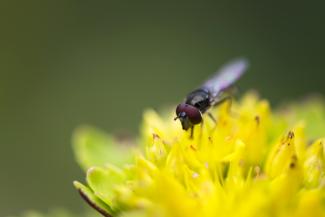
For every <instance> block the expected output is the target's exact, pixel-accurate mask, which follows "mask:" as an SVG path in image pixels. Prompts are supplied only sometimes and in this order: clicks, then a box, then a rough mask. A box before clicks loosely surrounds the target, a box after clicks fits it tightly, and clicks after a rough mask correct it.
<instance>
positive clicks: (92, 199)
mask: <svg viewBox="0 0 325 217" xmlns="http://www.w3.org/2000/svg"><path fill="white" fill-rule="evenodd" d="M73 185H74V186H75V188H76V189H77V190H78V191H79V193H80V195H81V197H82V198H83V199H84V200H85V201H86V202H87V203H88V204H89V205H90V206H91V207H93V208H94V209H96V210H97V211H98V212H100V213H101V214H102V215H104V216H105V217H111V216H112V214H113V211H112V210H111V208H110V207H109V206H108V205H107V204H105V203H104V202H103V201H102V200H101V199H99V198H98V197H97V196H96V195H95V194H94V192H93V191H92V190H91V189H90V188H88V187H87V186H85V185H83V184H81V183H80V182H78V181H74V182H73Z"/></svg>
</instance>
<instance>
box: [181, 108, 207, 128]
mask: <svg viewBox="0 0 325 217" xmlns="http://www.w3.org/2000/svg"><path fill="white" fill-rule="evenodd" d="M177 119H179V120H180V122H181V124H182V127H183V130H188V129H189V128H191V127H193V126H194V125H196V124H199V123H201V122H202V114H201V112H200V110H199V109H198V108H196V107H194V106H191V105H189V104H186V103H181V104H179V105H178V106H177V108H176V118H175V120H177Z"/></svg>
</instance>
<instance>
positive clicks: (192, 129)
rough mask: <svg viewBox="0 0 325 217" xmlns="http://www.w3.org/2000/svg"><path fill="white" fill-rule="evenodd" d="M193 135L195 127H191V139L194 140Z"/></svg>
mask: <svg viewBox="0 0 325 217" xmlns="http://www.w3.org/2000/svg"><path fill="white" fill-rule="evenodd" d="M193 135H194V126H192V127H191V134H190V139H193Z"/></svg>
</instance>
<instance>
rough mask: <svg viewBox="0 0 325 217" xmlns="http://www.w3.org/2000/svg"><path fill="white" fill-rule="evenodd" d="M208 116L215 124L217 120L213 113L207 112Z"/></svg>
mask: <svg viewBox="0 0 325 217" xmlns="http://www.w3.org/2000/svg"><path fill="white" fill-rule="evenodd" d="M207 114H208V116H209V118H210V119H211V120H212V121H213V123H215V124H217V120H216V118H215V117H214V116H213V114H212V113H211V112H207Z"/></svg>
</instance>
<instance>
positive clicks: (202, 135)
mask: <svg viewBox="0 0 325 217" xmlns="http://www.w3.org/2000/svg"><path fill="white" fill-rule="evenodd" d="M318 104H319V103H318ZM308 106H310V104H308ZM308 106H306V107H308ZM322 106H323V105H322ZM322 106H321V107H320V108H321V109H322V111H321V112H324V108H325V107H324V106H323V107H322ZM294 107H295V106H293V107H292V108H287V109H286V111H285V112H275V113H272V111H271V110H270V106H269V103H268V102H267V101H266V100H260V99H259V98H258V97H257V96H256V94H254V93H249V94H246V95H245V96H244V97H243V98H242V99H241V100H240V101H239V102H233V103H232V105H231V107H230V105H229V104H227V103H225V104H223V105H221V106H219V107H216V108H212V109H211V112H212V113H213V115H214V116H215V117H216V119H217V124H215V123H214V122H213V121H212V120H210V119H209V118H208V117H206V116H204V124H203V125H202V126H197V127H195V129H194V138H193V139H191V138H190V133H189V132H186V131H183V130H182V128H181V126H180V123H179V122H175V121H173V117H174V112H169V113H167V115H166V116H164V117H160V116H159V115H158V114H157V113H156V112H154V111H152V110H148V111H146V112H145V114H144V122H143V126H142V131H141V137H140V140H139V144H141V145H140V146H139V147H138V148H137V149H136V148H135V147H132V148H126V147H125V146H122V147H121V146H116V145H114V144H115V143H116V142H112V138H111V137H109V136H108V137H107V136H106V135H105V134H104V133H102V132H98V131H95V130H94V129H91V128H82V129H81V130H78V131H77V134H76V137H75V139H74V148H75V150H76V156H77V159H78V161H79V162H80V163H81V165H82V167H83V168H85V169H87V184H88V186H85V185H82V184H81V183H79V182H75V183H74V184H75V186H76V188H77V189H78V190H79V192H80V193H81V195H82V196H83V197H84V199H86V201H87V202H88V203H89V204H90V205H92V206H93V207H94V208H95V209H97V210H99V211H100V212H101V213H102V214H103V215H104V216H114V217H115V216H119V217H142V216H143V217H191V216H193V217H197V216H200V217H215V216H220V217H228V216H235V217H236V216H238V217H254V216H258V217H263V216H265V217H267V216H279V217H280V216H325V192H324V184H325V174H324V172H325V168H324V166H325V165H324V163H325V160H324V157H325V150H324V143H325V140H324V139H322V138H320V139H317V138H311V135H310V134H309V133H305V132H309V131H310V130H309V128H308V127H309V126H312V127H313V128H315V125H320V126H323V125H324V123H323V121H324V119H322V118H318V119H315V120H313V119H312V118H305V116H304V115H300V113H301V112H300V111H297V110H295V109H294ZM298 107H299V110H300V109H302V108H303V107H304V105H299V106H298ZM311 107H312V106H311ZM288 112H289V113H290V115H288ZM304 112H305V113H308V111H307V110H306V111H304ZM324 114H325V112H324ZM293 117H294V118H293ZM317 117H319V116H317ZM322 117H324V116H322ZM310 120H312V122H310ZM313 121H314V122H313ZM320 123H321V124H320ZM306 128H307V130H306ZM318 130H319V129H318ZM322 130H325V128H323V129H322ZM319 131H320V132H321V130H319ZM324 134H325V131H324ZM312 136H315V135H312ZM317 136H319V135H317ZM311 141H313V142H311ZM121 148H123V149H124V150H123V151H121ZM131 149H134V150H133V151H132V150H131ZM94 150H95V151H94ZM105 150H106V151H107V152H109V153H106V157H107V158H105V154H104V155H103V153H105ZM96 152H97V153H96ZM131 153H134V157H133V159H132V158H131V157H130V154H131ZM97 154H98V156H101V158H100V161H98V160H96V155H97ZM103 156H104V157H103ZM117 158H119V159H118V160H114V159H117ZM84 159H86V160H84ZM89 159H94V160H89ZM85 162H86V163H85ZM116 162H117V163H116Z"/></svg>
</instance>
